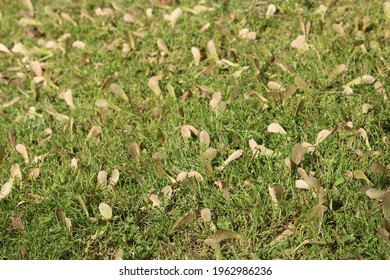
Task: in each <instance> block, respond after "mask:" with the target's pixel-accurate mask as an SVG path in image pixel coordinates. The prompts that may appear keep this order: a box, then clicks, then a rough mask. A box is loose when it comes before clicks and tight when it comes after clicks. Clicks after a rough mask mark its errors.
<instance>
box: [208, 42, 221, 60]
mask: <svg viewBox="0 0 390 280" xmlns="http://www.w3.org/2000/svg"><path fill="white" fill-rule="evenodd" d="M207 50H208V52H209V54H210V57H211V58H212V59H214V60H216V61H218V60H219V58H218V54H217V49H216V48H215V44H214V40H210V41H208V43H207Z"/></svg>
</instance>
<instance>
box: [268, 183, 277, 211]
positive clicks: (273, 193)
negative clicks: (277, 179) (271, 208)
mask: <svg viewBox="0 0 390 280" xmlns="http://www.w3.org/2000/svg"><path fill="white" fill-rule="evenodd" d="M268 192H269V195H270V196H271V200H272V202H273V203H274V205H275V206H277V205H278V199H277V198H276V190H275V188H274V187H273V186H271V185H269V186H268Z"/></svg>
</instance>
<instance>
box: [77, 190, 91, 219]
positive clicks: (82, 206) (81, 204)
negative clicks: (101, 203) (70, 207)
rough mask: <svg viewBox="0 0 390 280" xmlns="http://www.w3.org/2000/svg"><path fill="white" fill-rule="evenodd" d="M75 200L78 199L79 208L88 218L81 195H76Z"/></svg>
mask: <svg viewBox="0 0 390 280" xmlns="http://www.w3.org/2000/svg"><path fill="white" fill-rule="evenodd" d="M77 200H78V201H79V203H80V206H81V209H83V211H84V213H85V216H87V218H88V219H89V213H88V209H87V207H86V206H85V203H84V200H83V199H82V197H81V196H78V197H77Z"/></svg>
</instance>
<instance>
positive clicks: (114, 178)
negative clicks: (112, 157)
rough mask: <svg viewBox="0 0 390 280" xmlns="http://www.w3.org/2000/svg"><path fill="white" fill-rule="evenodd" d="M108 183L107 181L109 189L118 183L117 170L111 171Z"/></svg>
mask: <svg viewBox="0 0 390 280" xmlns="http://www.w3.org/2000/svg"><path fill="white" fill-rule="evenodd" d="M108 181H109V184H110V186H111V187H113V186H115V185H116V183H118V181H119V170H118V169H116V168H115V169H114V170H112V173H111V177H110V179H109V180H108Z"/></svg>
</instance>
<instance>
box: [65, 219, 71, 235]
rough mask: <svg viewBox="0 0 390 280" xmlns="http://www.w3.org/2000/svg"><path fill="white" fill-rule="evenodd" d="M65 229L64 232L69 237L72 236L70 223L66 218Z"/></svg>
mask: <svg viewBox="0 0 390 280" xmlns="http://www.w3.org/2000/svg"><path fill="white" fill-rule="evenodd" d="M64 220H65V227H66V230H67V231H68V232H69V235H70V236H72V222H71V221H70V219H69V218H68V217H65V219H64Z"/></svg>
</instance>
